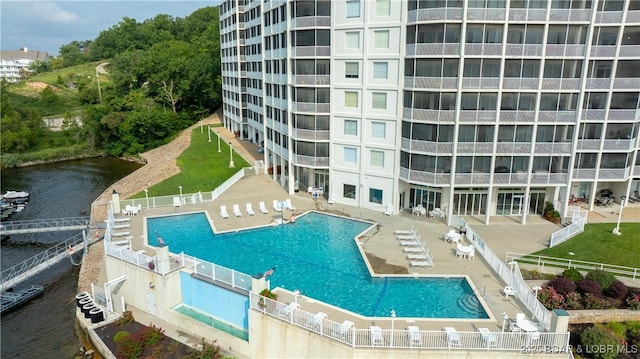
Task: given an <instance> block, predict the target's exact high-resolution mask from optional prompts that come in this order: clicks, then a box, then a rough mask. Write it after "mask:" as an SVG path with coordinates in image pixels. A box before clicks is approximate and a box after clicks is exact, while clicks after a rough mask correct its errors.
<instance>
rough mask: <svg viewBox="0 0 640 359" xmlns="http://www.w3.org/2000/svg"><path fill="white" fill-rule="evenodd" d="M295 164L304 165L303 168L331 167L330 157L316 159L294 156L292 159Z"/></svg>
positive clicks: (313, 157)
mask: <svg viewBox="0 0 640 359" xmlns="http://www.w3.org/2000/svg"><path fill="white" fill-rule="evenodd" d="M291 160H292V161H291V162H293V164H295V165H302V166H313V167H328V166H329V157H315V156H303V155H296V154H295V153H294V154H293V157H292V159H291Z"/></svg>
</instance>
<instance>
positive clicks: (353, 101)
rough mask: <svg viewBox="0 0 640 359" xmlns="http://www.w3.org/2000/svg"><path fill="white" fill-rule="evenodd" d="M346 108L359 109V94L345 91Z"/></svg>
mask: <svg viewBox="0 0 640 359" xmlns="http://www.w3.org/2000/svg"><path fill="white" fill-rule="evenodd" d="M344 107H351V108H358V93H357V92H353V91H345V93H344Z"/></svg>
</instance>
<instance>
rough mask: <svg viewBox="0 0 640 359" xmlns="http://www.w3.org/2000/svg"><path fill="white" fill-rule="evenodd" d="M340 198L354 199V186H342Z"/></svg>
mask: <svg viewBox="0 0 640 359" xmlns="http://www.w3.org/2000/svg"><path fill="white" fill-rule="evenodd" d="M342 197H344V198H351V199H356V186H354V185H352V184H345V185H343V186H342Z"/></svg>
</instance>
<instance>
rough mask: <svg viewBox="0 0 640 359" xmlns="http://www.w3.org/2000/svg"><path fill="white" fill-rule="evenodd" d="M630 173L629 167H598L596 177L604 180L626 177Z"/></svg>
mask: <svg viewBox="0 0 640 359" xmlns="http://www.w3.org/2000/svg"><path fill="white" fill-rule="evenodd" d="M630 174H631V167H626V168H600V170H599V172H598V179H601V180H602V179H604V180H608V179H610V180H618V179H627V178H628V177H629V175H630Z"/></svg>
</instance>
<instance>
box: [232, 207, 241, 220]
mask: <svg viewBox="0 0 640 359" xmlns="http://www.w3.org/2000/svg"><path fill="white" fill-rule="evenodd" d="M233 214H234V215H235V216H236V217H242V212H240V205H238V204H234V205H233Z"/></svg>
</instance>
